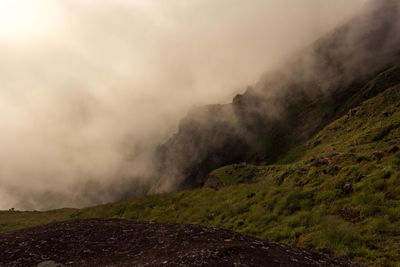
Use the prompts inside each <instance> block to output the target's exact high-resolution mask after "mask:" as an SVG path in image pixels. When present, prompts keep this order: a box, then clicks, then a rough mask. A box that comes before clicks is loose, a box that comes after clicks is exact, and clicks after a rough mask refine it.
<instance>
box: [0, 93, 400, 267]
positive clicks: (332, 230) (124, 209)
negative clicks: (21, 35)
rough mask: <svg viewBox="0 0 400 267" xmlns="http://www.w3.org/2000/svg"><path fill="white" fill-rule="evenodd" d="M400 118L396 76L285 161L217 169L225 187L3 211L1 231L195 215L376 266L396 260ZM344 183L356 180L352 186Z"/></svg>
mask: <svg viewBox="0 0 400 267" xmlns="http://www.w3.org/2000/svg"><path fill="white" fill-rule="evenodd" d="M399 126H400V86H395V87H392V88H390V89H388V90H386V91H385V92H384V93H381V94H380V95H378V96H376V97H374V98H372V99H370V100H367V101H365V102H363V103H362V104H361V105H360V106H358V107H357V108H355V109H354V110H353V111H352V112H350V113H349V114H348V115H345V116H343V117H341V118H339V119H338V120H336V121H334V122H333V123H331V124H330V125H328V126H327V127H325V128H324V129H322V130H321V131H320V132H319V133H318V134H316V135H315V136H314V137H313V138H312V139H310V140H309V141H308V142H305V143H304V144H302V145H300V146H297V147H295V148H293V149H292V150H291V151H289V153H288V155H287V160H282V161H280V162H281V163H282V164H278V165H272V166H271V165H270V166H255V165H251V164H246V163H242V164H235V165H230V166H225V167H222V168H220V169H217V170H214V171H213V172H212V175H213V176H215V177H217V178H218V179H219V180H220V181H222V182H223V184H224V185H225V187H223V188H220V189H219V190H213V189H196V190H190V191H182V192H178V193H173V194H160V195H149V196H146V197H143V198H131V199H127V200H122V201H119V202H116V203H112V204H107V205H101V206H96V207H90V208H85V209H61V210H55V211H47V212H7V211H4V212H0V232H8V231H12V230H15V229H21V228H26V227H30V226H35V225H40V224H45V223H51V222H54V221H61V220H70V219H78V218H96V217H115V218H128V219H138V220H146V221H157V222H179V223H192V224H203V225H211V226H217V227H222V228H226V229H231V230H234V231H238V232H243V233H246V234H249V235H252V236H255V237H259V238H263V239H268V240H272V241H278V242H285V243H289V244H294V245H297V246H301V247H305V248H309V249H314V250H320V251H322V252H325V253H330V254H333V255H338V256H344V257H348V258H350V259H352V260H354V261H358V262H361V263H364V264H367V265H370V266H399V265H400V252H399V247H400V151H399V152H395V153H388V152H387V151H389V150H390V149H391V148H393V147H394V146H395V145H399V144H400V127H399ZM399 146H400V145H399ZM377 155H380V156H377ZM288 162H292V163H290V164H288ZM283 163H285V164H283ZM346 185H351V190H349V191H348V192H346V190H344V188H345V187H346Z"/></svg>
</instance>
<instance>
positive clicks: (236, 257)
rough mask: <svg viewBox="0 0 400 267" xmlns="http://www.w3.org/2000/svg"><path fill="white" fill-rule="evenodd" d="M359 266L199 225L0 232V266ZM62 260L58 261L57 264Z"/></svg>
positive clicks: (97, 223) (58, 226)
mask: <svg viewBox="0 0 400 267" xmlns="http://www.w3.org/2000/svg"><path fill="white" fill-rule="evenodd" d="M38 264H39V266H64V265H66V266H160V265H162V266H361V265H358V264H355V263H350V262H348V261H346V260H344V259H338V258H332V257H329V256H326V255H323V254H320V253H316V252H310V251H307V250H304V249H300V248H295V247H292V246H288V245H283V244H277V243H272V242H267V241H263V240H259V239H256V238H252V237H248V236H245V235H243V234H239V233H235V232H231V231H228V230H223V229H218V228H212V227H204V226H199V225H183V224H159V223H151V222H140V221H133V220H121V219H90V220H74V221H66V222H60V223H53V224H49V225H44V226H39V227H34V228H29V229H23V230H19V231H14V232H10V233H5V234H1V235H0V266H37V265H38ZM58 264H60V265H58Z"/></svg>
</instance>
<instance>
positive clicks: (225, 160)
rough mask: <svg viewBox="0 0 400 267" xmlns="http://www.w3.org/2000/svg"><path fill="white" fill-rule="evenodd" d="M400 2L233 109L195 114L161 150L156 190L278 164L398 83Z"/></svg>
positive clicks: (356, 23) (331, 37) (266, 81)
mask: <svg viewBox="0 0 400 267" xmlns="http://www.w3.org/2000/svg"><path fill="white" fill-rule="evenodd" d="M399 9H400V3H399V2H398V1H394V0H382V1H381V0H379V1H373V2H372V3H370V4H369V5H368V6H367V8H366V10H365V11H364V12H363V13H361V14H360V15H358V16H356V17H355V18H353V19H352V20H351V21H349V22H348V23H346V24H344V25H342V26H341V27H339V28H337V29H336V30H334V31H332V32H331V33H329V34H328V35H327V36H325V37H324V38H321V39H320V40H318V41H316V42H315V43H314V44H313V45H312V46H311V47H310V48H309V49H306V50H304V51H302V53H301V54H300V55H298V56H296V57H294V58H293V59H292V60H290V61H288V62H286V63H285V64H284V65H283V66H282V67H281V68H280V69H278V70H277V71H274V72H271V73H267V74H265V75H264V76H263V77H262V78H261V80H260V81H259V82H258V83H257V84H256V85H255V86H254V87H250V88H248V90H247V91H246V92H245V93H244V94H242V95H237V96H236V97H235V98H234V99H233V102H232V103H231V104H227V105H210V106H205V107H200V108H197V109H193V110H192V111H191V112H189V114H188V115H187V117H186V118H185V119H184V120H183V121H182V123H181V125H180V127H179V131H178V132H177V133H176V134H175V135H174V136H172V137H171V138H170V139H169V141H168V142H166V143H165V144H163V145H161V146H160V147H159V149H158V151H157V157H156V165H157V170H158V172H157V173H156V176H157V182H156V183H155V184H153V187H152V190H151V192H163V191H172V190H179V189H183V188H193V187H201V186H203V185H204V183H205V181H206V178H207V175H208V173H209V172H210V171H212V170H213V169H216V168H218V167H221V166H224V165H227V164H232V163H237V162H243V161H246V162H255V163H257V162H264V163H265V162H266V163H273V162H275V161H276V160H277V159H279V157H280V156H281V155H283V154H284V153H285V152H287V151H288V150H289V149H290V148H291V147H293V146H295V145H297V144H299V143H300V142H303V141H305V140H307V139H308V138H309V137H310V136H312V135H313V134H314V133H316V132H317V131H318V130H320V129H321V128H322V127H324V126H325V125H327V124H328V123H330V122H332V121H333V120H334V119H336V118H338V117H340V116H342V115H344V114H346V113H347V112H348V111H349V110H350V109H351V108H353V107H355V106H357V105H358V104H359V103H361V102H362V101H364V100H365V98H370V97H373V96H375V95H376V94H378V93H380V92H382V91H383V90H385V89H387V88H388V87H390V86H392V85H394V84H397V83H399V82H400V75H399V73H400V72H399V71H398V70H399V68H398V67H392V66H393V65H394V64H395V63H397V62H400V11H399Z"/></svg>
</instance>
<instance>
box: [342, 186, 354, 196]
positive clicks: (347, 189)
mask: <svg viewBox="0 0 400 267" xmlns="http://www.w3.org/2000/svg"><path fill="white" fill-rule="evenodd" d="M342 192H343V194H344V195H345V196H348V195H350V194H351V193H353V185H352V184H345V185H344V186H343V187H342Z"/></svg>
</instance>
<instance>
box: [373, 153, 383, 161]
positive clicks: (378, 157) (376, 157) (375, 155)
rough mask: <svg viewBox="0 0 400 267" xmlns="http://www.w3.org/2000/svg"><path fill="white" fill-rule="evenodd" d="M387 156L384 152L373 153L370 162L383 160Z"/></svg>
mask: <svg viewBox="0 0 400 267" xmlns="http://www.w3.org/2000/svg"><path fill="white" fill-rule="evenodd" d="M386 156H387V153H386V152H374V153H373V154H372V160H378V161H380V160H381V159H383V158H384V157H386Z"/></svg>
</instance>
